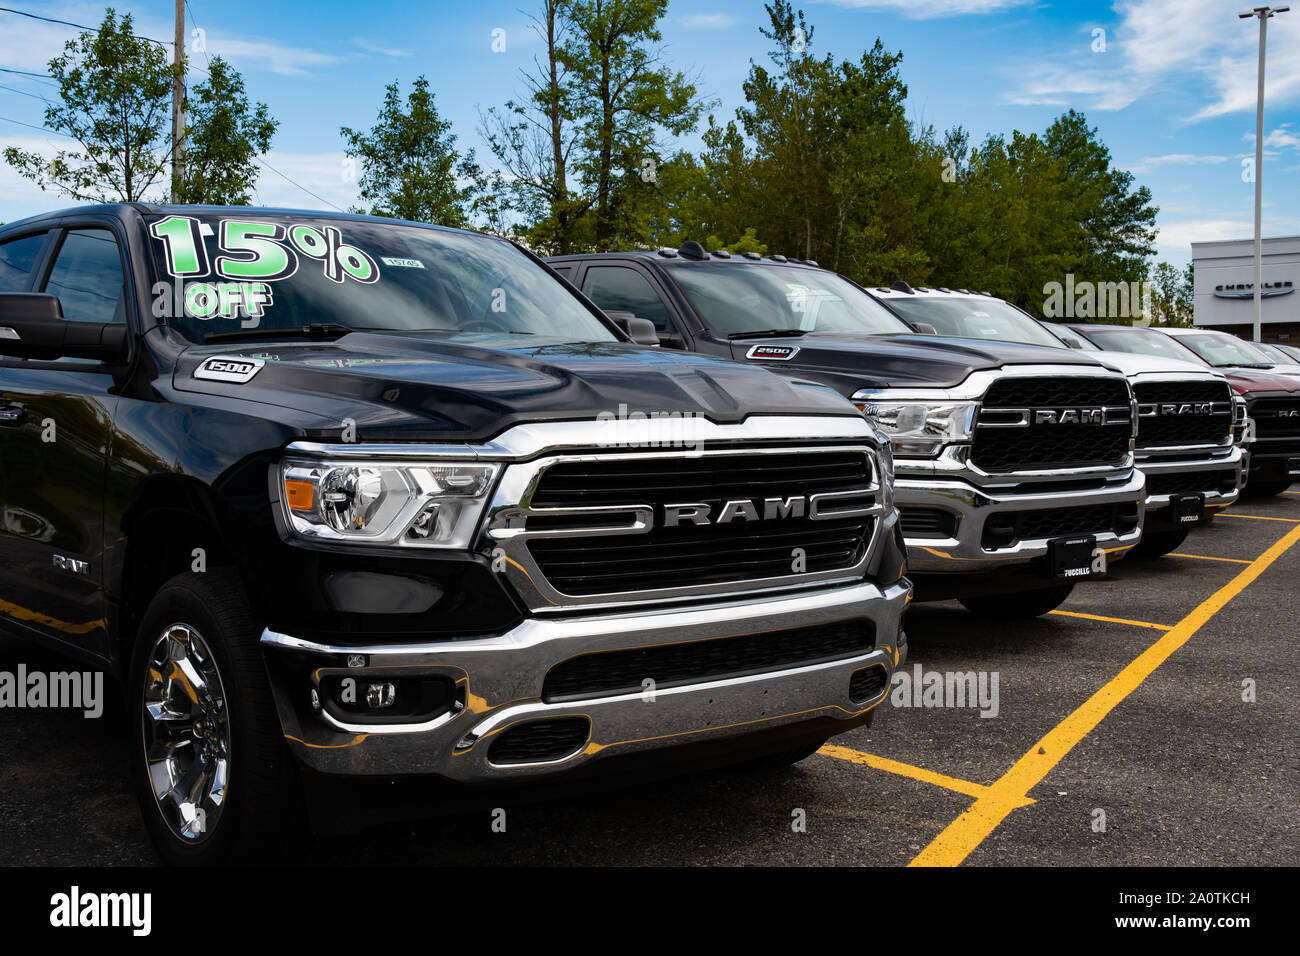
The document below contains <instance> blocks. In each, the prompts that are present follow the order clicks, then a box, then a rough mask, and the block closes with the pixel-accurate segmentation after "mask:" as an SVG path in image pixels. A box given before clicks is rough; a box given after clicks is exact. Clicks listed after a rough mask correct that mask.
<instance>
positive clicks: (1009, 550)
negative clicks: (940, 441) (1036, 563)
mask: <svg viewBox="0 0 1300 956" xmlns="http://www.w3.org/2000/svg"><path fill="white" fill-rule="evenodd" d="M894 498H895V500H896V501H897V502H898V506H899V508H900V509H904V510H905V509H906V508H907V507H908V506H913V507H917V508H941V509H942V510H945V511H949V512H952V513H954V514H956V516H957V527H956V533H955V536H954V537H951V538H906V543H907V566H908V571H909V573H920V574H925V573H940V572H943V573H951V572H968V571H980V572H982V571H992V570H996V569H1001V568H1011V567H1015V566H1016V565H1018V564H1026V563H1028V562H1030V561H1032V560H1034V559H1035V558H1041V557H1044V556H1045V555H1046V554H1047V542H1048V541H1049V540H1051V539H1049V538H1033V539H1027V540H1021V541H1018V542H1016V543H1015V544H1012V545H1010V546H1008V547H1005V548H997V549H995V550H993V551H987V550H985V549H984V547H983V543H982V542H983V537H984V523H985V521H987V520H988V518H989V516H990V515H995V514H1003V513H1006V512H1021V511H1035V510H1046V509H1053V508H1070V507H1079V508H1083V507H1087V506H1089V505H1101V504H1128V503H1130V502H1132V503H1134V504H1136V505H1137V508H1138V517H1139V520H1138V526H1137V528H1136V529H1134V530H1133V531H1132V532H1129V533H1127V534H1122V535H1117V534H1114V533H1112V532H1101V533H1099V534H1098V535H1097V544H1098V546H1099V547H1102V548H1105V549H1106V550H1107V551H1127V550H1128V549H1129V548H1131V547H1133V546H1134V545H1136V544H1137V543H1138V541H1139V540H1140V538H1141V536H1142V521H1141V518H1142V515H1143V509H1144V508H1145V502H1146V476H1145V475H1143V473H1142V472H1140V471H1137V470H1131V471H1130V472H1129V473H1128V475H1127V476H1126V477H1125V478H1124V479H1123V480H1122V481H1116V482H1108V483H1106V484H1105V485H1103V486H1102V487H1099V488H1094V489H1089V490H1083V491H1079V490H1071V491H1052V492H1033V491H1007V490H1000V489H997V488H980V487H976V486H975V485H971V484H968V483H966V482H964V481H950V482H938V481H933V480H931V481H913V480H908V479H904V478H901V477H900V479H899V481H898V482H897V484H896V485H895V487H894Z"/></svg>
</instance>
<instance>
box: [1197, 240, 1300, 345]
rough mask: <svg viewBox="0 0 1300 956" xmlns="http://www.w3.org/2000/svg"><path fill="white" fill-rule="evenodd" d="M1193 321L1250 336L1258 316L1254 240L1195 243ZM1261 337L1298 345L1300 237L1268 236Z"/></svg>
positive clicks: (1299, 329)
mask: <svg viewBox="0 0 1300 956" xmlns="http://www.w3.org/2000/svg"><path fill="white" fill-rule="evenodd" d="M1192 263H1193V267H1194V286H1193V290H1192V292H1193V300H1192V309H1193V318H1192V321H1193V324H1195V325H1196V326H1197V327H1198V328H1207V329H1219V330H1221V331H1224V332H1231V333H1232V334H1234V335H1239V336H1241V337H1242V338H1246V339H1249V338H1251V336H1252V334H1253V324H1254V321H1255V299H1254V294H1255V240H1254V239H1233V240H1230V241H1226V242H1193V243H1192ZM1261 274H1262V276H1263V283H1262V286H1263V292H1262V302H1261V303H1260V308H1261V320H1260V321H1261V324H1260V338H1261V339H1263V341H1265V342H1286V343H1288V344H1292V345H1300V293H1297V292H1296V287H1297V286H1300V236H1278V237H1277V238H1273V239H1268V238H1265V239H1264V242H1263V256H1262V265H1261Z"/></svg>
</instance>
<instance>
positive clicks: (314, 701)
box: [311, 687, 320, 714]
mask: <svg viewBox="0 0 1300 956" xmlns="http://www.w3.org/2000/svg"><path fill="white" fill-rule="evenodd" d="M311 709H312V710H314V711H316V713H318V714H319V713H320V694H318V693H317V692H316V688H315V687H313V688H312V689H311Z"/></svg>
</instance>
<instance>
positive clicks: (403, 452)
mask: <svg viewBox="0 0 1300 956" xmlns="http://www.w3.org/2000/svg"><path fill="white" fill-rule="evenodd" d="M604 425H605V423H603V422H601V421H598V420H594V419H588V420H586V421H576V422H575V421H570V422H534V423H529V424H524V425H516V426H514V427H513V428H510V429H508V430H506V431H504V432H502V433H501V434H500V435H498V436H497V437H496V438H494V439H492V440H490V441H486V442H482V443H477V444H471V443H467V442H451V443H445V444H442V443H432V444H431V443H421V442H411V443H393V442H385V443H377V442H356V443H351V444H349V443H337V442H334V443H322V442H313V441H295V442H292V443H290V444H289V445H288V446H287V449H286V450H287V451H289V452H292V453H295V454H301V455H313V456H318V457H324V458H412V459H421V458H477V459H482V460H485V461H486V460H506V459H513V460H521V459H528V458H532V457H535V456H538V455H543V454H556V453H558V452H561V451H565V450H573V449H594V448H598V447H600V445H599V443H598V435H599V433H600V431H601V429H602V428H603V427H604ZM656 427H657V426H656V423H654V422H650V421H644V422H638V421H624V422H620V423H619V437H620V438H621V439H624V440H625V441H626V443H627V444H635V443H636V442H637V441H638V440H640V441H641V445H642V446H643V447H653V444H652V443H653V442H654V441H655V440H656V439H658V438H660V437H661V436H660V435H658V434H657V433H656V431H655V429H656ZM694 428H695V431H696V434H695V435H694V436H693V437H694V438H696V439H698V441H699V442H700V443H701V444H703V443H708V442H718V443H732V442H762V441H790V442H808V441H814V442H815V441H832V440H851V439H857V440H863V439H871V438H874V437H875V432H874V431H873V430H872V428H871V426H870V425H869V424H868V423H867V420H866V419H865V418H863V417H862V416H861V415H824V416H823V415H755V416H752V417H750V418H747V419H745V420H744V421H743V422H740V423H737V424H718V423H716V422H713V421H710V420H708V419H707V418H699V419H696V420H695V426H694Z"/></svg>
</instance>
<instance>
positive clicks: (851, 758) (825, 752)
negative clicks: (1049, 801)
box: [817, 744, 1034, 806]
mask: <svg viewBox="0 0 1300 956" xmlns="http://www.w3.org/2000/svg"><path fill="white" fill-rule="evenodd" d="M817 752H818V753H819V754H821V755H822V756H824V757H835V758H836V759H838V760H847V761H848V762H849V763H856V764H862V765H863V766H866V767H872V768H874V769H876V770H885V771H888V772H889V773H896V774H898V775H899V776H902V777H910V778H911V779H913V780H920V781H922V782H924V783H932V784H934V785H935V786H936V787H943V788H944V789H945V790H955V791H956V792H957V793H962V794H965V795H966V796H968V797H983V796H984V795H985V794H987V793H988V790H989V788H988V787H987V786H985V785H984V784H982V783H974V782H972V781H970V780H961V779H959V778H957V777H949V776H947V775H946V774H942V773H935V772H934V771H933V770H926V769H925V768H924V767H914V766H912V765H911V764H910V763H901V762H899V761H897V760H890V759H889V758H888V757H877V756H876V755H875V754H868V753H863V752H862V751H861V750H850V749H849V748H848V747H840V746H838V745H837V744H825V745H824V746H823V747H822V749H821V750H819V751H817ZM1033 802H1034V801H1033V800H1031V799H1030V798H1029V797H1025V798H1024V800H1023V802H1022V803H1021V804H1019V805H1020V806H1028V805H1029V804H1031V803H1033Z"/></svg>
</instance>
